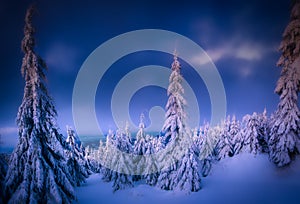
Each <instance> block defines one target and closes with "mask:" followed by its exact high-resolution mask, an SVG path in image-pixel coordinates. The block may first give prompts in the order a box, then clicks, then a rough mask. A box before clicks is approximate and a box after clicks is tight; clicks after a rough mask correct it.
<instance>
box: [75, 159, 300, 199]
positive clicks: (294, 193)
mask: <svg viewBox="0 0 300 204" xmlns="http://www.w3.org/2000/svg"><path fill="white" fill-rule="evenodd" d="M111 185H112V184H111V183H105V182H102V181H101V177H100V175H98V174H93V175H91V176H90V177H89V178H88V179H87V183H86V184H84V185H83V186H81V187H78V188H76V194H77V197H78V203H91V204H92V203H130V204H134V203H143V204H147V203H149V204H154V203H155V204H160V203H164V204H166V203H172V204H176V203H243V204H245V203H249V204H250V203H274V204H275V203H295V204H296V203H300V158H299V157H298V158H297V160H296V161H295V162H293V163H292V165H291V166H290V167H287V168H284V169H278V168H276V167H275V166H274V164H272V163H271V162H270V161H269V160H268V156H267V155H257V156H254V155H252V154H240V155H237V156H235V157H233V158H226V159H224V160H222V161H220V162H218V163H216V164H214V165H213V169H212V171H211V173H210V175H209V176H208V177H206V178H203V179H202V189H201V190H200V191H199V192H197V193H191V194H189V195H187V194H184V193H182V192H172V191H163V190H160V189H158V188H155V187H151V186H148V185H146V184H141V183H140V184H136V185H135V187H134V188H131V189H126V190H121V191H117V192H115V193H113V192H112V187H111Z"/></svg>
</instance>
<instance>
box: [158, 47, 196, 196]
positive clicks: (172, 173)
mask: <svg viewBox="0 0 300 204" xmlns="http://www.w3.org/2000/svg"><path fill="white" fill-rule="evenodd" d="M180 69H181V65H180V63H179V61H178V57H177V53H176V52H175V54H174V61H173V63H172V73H171V75H170V78H169V87H168V101H167V105H166V116H165V117H166V119H165V123H164V125H163V130H162V132H163V133H164V141H165V144H166V148H168V146H169V147H171V151H167V152H166V153H165V154H162V155H161V158H159V159H160V161H159V162H160V163H162V162H163V163H167V164H168V165H169V167H168V168H166V169H163V170H162V171H161V172H160V175H159V177H158V180H157V186H158V187H160V188H162V189H165V190H173V189H179V190H186V191H188V192H190V191H198V190H199V189H200V180H201V179H200V176H199V172H198V163H197V161H196V155H195V152H194V151H193V149H192V136H191V132H190V130H189V129H188V128H187V126H186V112H185V106H186V101H185V99H184V97H183V93H184V89H183V87H182V84H181V83H182V81H183V78H182V75H181V73H180Z"/></svg>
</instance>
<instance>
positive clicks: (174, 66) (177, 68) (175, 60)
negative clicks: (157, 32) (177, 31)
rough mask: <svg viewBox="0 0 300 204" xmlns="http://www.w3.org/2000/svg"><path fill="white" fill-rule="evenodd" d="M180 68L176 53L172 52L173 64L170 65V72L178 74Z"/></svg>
mask: <svg viewBox="0 0 300 204" xmlns="http://www.w3.org/2000/svg"><path fill="white" fill-rule="evenodd" d="M180 68H181V66H180V63H179V61H178V52H177V50H176V49H175V50H174V62H173V63H172V70H173V71H177V72H180Z"/></svg>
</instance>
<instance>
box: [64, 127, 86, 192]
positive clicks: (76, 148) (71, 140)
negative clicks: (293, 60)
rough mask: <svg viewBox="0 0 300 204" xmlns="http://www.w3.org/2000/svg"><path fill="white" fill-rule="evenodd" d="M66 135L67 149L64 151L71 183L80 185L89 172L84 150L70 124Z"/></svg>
mask: <svg viewBox="0 0 300 204" xmlns="http://www.w3.org/2000/svg"><path fill="white" fill-rule="evenodd" d="M67 135H68V137H67V140H66V142H67V145H68V149H67V150H66V151H65V152H66V155H67V165H68V168H69V172H70V174H71V177H72V179H73V183H75V184H76V185H77V186H80V185H81V184H82V183H84V182H85V179H86V178H88V176H89V174H90V172H89V170H88V168H87V164H86V162H87V161H86V159H85V151H84V148H83V146H82V145H81V141H80V139H79V138H78V137H77V136H76V134H75V131H74V130H73V129H72V128H71V127H70V126H67Z"/></svg>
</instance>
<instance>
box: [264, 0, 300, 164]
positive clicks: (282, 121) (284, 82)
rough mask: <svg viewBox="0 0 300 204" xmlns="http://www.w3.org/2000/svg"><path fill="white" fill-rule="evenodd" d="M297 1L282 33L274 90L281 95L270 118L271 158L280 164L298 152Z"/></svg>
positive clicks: (299, 45)
mask: <svg viewBox="0 0 300 204" xmlns="http://www.w3.org/2000/svg"><path fill="white" fill-rule="evenodd" d="M299 25H300V1H299V0H295V1H293V8H292V11H291V16H290V22H289V24H288V26H287V27H286V29H285V31H284V33H283V36H282V37H283V39H282V42H281V44H280V47H279V50H280V51H281V56H280V58H279V61H278V62H277V65H278V66H280V67H282V70H281V75H280V78H279V80H278V82H277V86H276V89H275V92H276V93H277V94H278V95H279V96H280V102H279V104H278V109H277V110H276V112H275V113H274V114H273V116H272V119H271V130H270V139H269V151H270V159H271V160H272V161H273V162H274V163H275V164H276V165H277V166H279V167H281V166H285V165H288V164H289V163H290V162H291V160H292V159H293V157H294V156H295V155H296V154H299V153H300V111H299V107H298V94H299V90H300V32H299V30H300V27H299Z"/></svg>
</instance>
